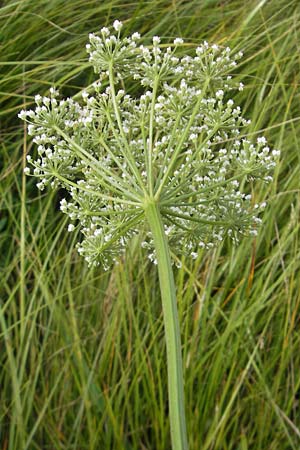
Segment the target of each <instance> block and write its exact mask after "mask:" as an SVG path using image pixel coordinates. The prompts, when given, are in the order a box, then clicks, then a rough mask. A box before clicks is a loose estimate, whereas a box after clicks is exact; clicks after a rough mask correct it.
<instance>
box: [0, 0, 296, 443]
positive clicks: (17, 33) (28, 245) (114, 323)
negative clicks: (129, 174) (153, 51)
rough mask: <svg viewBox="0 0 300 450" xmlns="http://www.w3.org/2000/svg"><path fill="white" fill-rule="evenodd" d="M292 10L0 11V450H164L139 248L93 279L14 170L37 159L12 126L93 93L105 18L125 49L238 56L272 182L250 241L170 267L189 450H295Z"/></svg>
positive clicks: (7, 5) (151, 284) (153, 337)
mask: <svg viewBox="0 0 300 450" xmlns="http://www.w3.org/2000/svg"><path fill="white" fill-rule="evenodd" d="M297 3H298V2H296V1H292V2H285V1H283V0H275V1H274V2H261V1H260V2H255V4H253V5H251V6H249V4H247V3H244V2H240V1H232V2H223V3H221V2H217V1H213V0H210V1H206V2H199V1H189V2H184V1H176V2H175V1H174V2H167V1H157V2H155V7H154V6H153V5H154V4H153V3H152V2H122V3H121V2H119V1H115V2H113V1H111V2H106V1H103V2H98V1H89V2H83V1H82V0H77V1H74V2H62V1H59V0H54V1H52V2H48V1H47V2H46V1H44V0H42V1H37V0H33V1H30V2H29V1H25V0H22V1H16V2H11V1H4V3H2V7H1V10H0V20H1V24H0V25H1V45H2V52H1V59H2V78H1V88H0V90H1V112H0V114H1V166H2V172H1V184H0V189H1V196H0V197H1V221H0V233H1V235H0V236H1V239H0V243H1V261H0V267H1V279H2V283H1V287H0V292H1V294H0V296H1V309H0V328H1V332H0V333H1V335H0V336H1V347H2V352H1V356H0V359H1V373H0V383H1V386H2V390H1V406H0V417H1V419H0V420H1V434H0V442H1V446H2V447H3V448H7V449H9V450H17V449H28V450H31V449H32V450H34V449H41V448H43V449H44V448H45V449H47V448H49V449H51V450H52V449H66V450H69V449H72V448H73V449H83V450H84V449H88V450H90V449H95V450H97V449H98V448H104V449H116V450H119V449H120V450H121V449H126V450H140V449H149V450H152V449H154V448H155V449H157V450H168V449H169V448H170V442H169V430H168V425H167V411H165V410H164V405H166V366H165V356H164V355H165V348H164V339H163V324H162V313H161V306H160V302H159V300H158V299H159V293H158V287H157V278H156V275H155V271H153V269H152V266H151V264H149V263H146V262H143V263H141V261H145V258H144V256H145V255H144V250H143V249H141V248H140V242H139V241H138V240H136V241H134V242H133V244H132V247H131V248H130V249H129V251H128V253H127V254H126V256H125V257H124V258H123V259H122V260H121V262H120V264H119V265H118V266H115V267H114V269H113V270H112V271H111V272H110V273H105V274H103V273H101V270H99V269H97V270H96V269H95V270H94V271H92V272H90V271H88V270H87V267H86V265H85V263H84V262H83V261H82V260H81V259H80V258H79V257H78V255H77V252H76V250H75V243H76V240H77V236H76V232H75V234H74V235H70V234H67V233H66V228H67V224H66V220H65V218H64V217H61V216H60V214H59V211H58V210H59V202H60V200H61V193H60V192H59V191H58V193H56V194H51V195H47V196H44V194H38V192H37V190H36V187H35V185H34V184H33V183H31V180H30V179H29V180H28V179H26V180H25V176H24V175H23V170H22V169H23V167H24V166H25V155H26V153H27V152H29V151H31V149H30V147H28V144H27V141H26V140H23V131H24V130H23V128H22V126H21V125H20V123H19V121H18V120H17V118H16V116H17V113H18V111H19V110H20V109H22V108H23V109H28V108H30V107H31V105H32V104H33V95H34V94H35V93H37V92H41V91H43V90H45V91H46V90H47V89H48V88H49V87H50V86H51V85H53V84H54V85H56V86H58V87H59V88H60V90H61V91H62V92H63V95H64V96H68V95H73V93H75V92H77V91H78V90H79V89H81V88H82V86H86V85H87V84H89V83H91V82H92V81H93V76H94V75H93V73H92V71H91V70H90V69H89V67H88V66H86V68H83V64H85V60H86V57H85V51H84V50H82V49H84V45H85V43H86V35H87V34H88V33H89V32H91V31H95V32H96V31H97V30H98V29H99V28H100V27H101V26H105V25H107V24H108V23H111V21H112V19H114V18H115V17H118V18H120V20H123V21H124V23H125V28H126V31H128V33H129V32H134V31H136V30H142V31H143V33H144V34H146V36H149V37H150V36H153V35H155V34H158V35H161V36H162V37H163V38H165V40H166V42H167V41H168V40H169V41H171V40H172V39H173V38H174V37H176V36H178V35H181V36H182V37H183V38H185V41H186V42H187V43H186V44H185V45H192V46H194V45H195V46H197V45H199V43H200V42H201V41H202V40H203V39H207V40H208V41H209V42H217V43H218V44H222V45H229V46H230V47H232V48H233V49H235V50H237V51H238V50H243V51H244V54H245V57H244V58H243V61H242V62H241V65H240V67H239V69H238V72H239V76H238V77H239V81H241V82H243V83H244V85H245V86H246V89H245V90H244V91H243V92H240V93H239V94H238V99H237V102H238V103H239V104H241V106H242V108H243V110H244V114H245V116H246V117H247V118H250V119H251V120H252V125H250V130H249V138H251V139H252V140H255V139H256V137H257V136H259V135H260V134H261V133H263V134H264V135H266V137H267V138H268V141H269V142H270V144H271V146H272V147H275V148H280V149H281V151H282V156H281V164H280V167H279V168H278V170H277V172H276V175H275V184H274V185H272V186H271V185H270V188H269V192H268V193H267V194H266V193H263V192H260V191H259V190H257V189H256V190H253V192H252V196H253V199H254V201H255V202H256V201H263V200H264V196H265V195H268V196H269V197H270V198H271V203H270V205H269V206H268V207H267V208H266V210H265V212H264V214H263V217H262V219H263V225H262V228H261V231H260V233H259V235H258V237H257V238H254V240H249V239H246V240H245V241H243V242H242V244H241V245H240V246H239V247H238V248H233V247H232V246H231V244H230V243H229V242H228V243H227V242H225V244H224V245H223V246H222V247H220V248H219V249H217V250H212V251H211V253H209V254H207V253H206V251H205V253H203V254H201V253H200V254H199V256H198V258H197V259H196V260H195V261H193V262H191V261H190V260H189V259H186V258H185V257H183V258H181V259H180V260H178V261H177V263H178V266H181V268H180V269H178V271H177V273H176V285H177V295H178V305H179V310H180V321H181V330H182V338H183V339H182V340H183V351H184V358H183V359H184V370H185V379H186V384H185V392H186V398H187V401H186V404H187V414H188V417H187V419H188V420H187V426H188V432H189V440H190V442H191V450H198V449H199V448H201V449H207V450H208V449H209V450H212V449H216V450H219V449H220V450H223V449H224V450H229V449H230V450H237V449H238V450H246V449H253V450H265V449H267V448H268V449H269V448H270V449H272V450H290V449H295V450H296V449H298V448H299V443H300V438H299V436H300V431H299V428H300V423H299V399H298V398H299V385H300V375H299V370H298V367H299V364H300V361H299V352H298V348H299V340H300V337H299V332H298V331H297V327H298V324H299V301H300V298H299V292H300V285H299V279H300V277H299V265H300V262H299V261H300V260H299V242H298V240H299V220H298V217H299V206H300V205H299V164H300V158H299V135H300V129H299V128H300V125H299V117H298V116H299V112H298V111H299V108H298V105H299V91H298V86H299V73H300V71H299V60H298V54H297V39H298V37H299V13H300V11H299V7H298V4H297ZM149 42H150V40H149ZM66 55H67V58H66ZM43 87H44V89H43ZM174 258H176V257H175V256H174Z"/></svg>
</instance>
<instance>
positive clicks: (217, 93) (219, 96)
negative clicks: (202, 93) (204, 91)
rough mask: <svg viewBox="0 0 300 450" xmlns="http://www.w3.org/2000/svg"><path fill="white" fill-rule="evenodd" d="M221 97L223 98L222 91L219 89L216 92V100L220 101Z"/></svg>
mask: <svg viewBox="0 0 300 450" xmlns="http://www.w3.org/2000/svg"><path fill="white" fill-rule="evenodd" d="M223 96H224V91H223V90H222V89H219V90H218V91H217V92H216V97H217V99H220V100H221V99H222V98H223Z"/></svg>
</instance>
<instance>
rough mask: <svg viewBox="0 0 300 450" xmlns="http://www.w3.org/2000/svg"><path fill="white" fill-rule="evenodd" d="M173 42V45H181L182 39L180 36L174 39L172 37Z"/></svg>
mask: <svg viewBox="0 0 300 450" xmlns="http://www.w3.org/2000/svg"><path fill="white" fill-rule="evenodd" d="M174 44H175V45H181V44H183V39H182V38H176V39H174Z"/></svg>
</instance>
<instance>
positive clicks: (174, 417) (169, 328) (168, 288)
mask: <svg viewBox="0 0 300 450" xmlns="http://www.w3.org/2000/svg"><path fill="white" fill-rule="evenodd" d="M145 214H146V217H147V220H148V223H149V226H150V229H151V232H152V236H153V241H154V247H155V253H156V258H157V265H158V274H159V284H160V292H161V300H162V307H163V317H164V328H165V338H166V347H167V366H168V394H169V416H170V425H171V441H172V450H188V443H187V431H186V421H185V411H184V389H183V372H182V356H181V339H180V329H179V320H178V311H177V303H176V289H175V282H174V275H173V270H172V266H171V259H170V251H169V245H168V240H167V236H166V234H165V231H164V227H163V222H162V217H161V214H160V211H159V206H158V204H157V203H155V202H154V201H149V202H148V203H147V205H146V207H145Z"/></svg>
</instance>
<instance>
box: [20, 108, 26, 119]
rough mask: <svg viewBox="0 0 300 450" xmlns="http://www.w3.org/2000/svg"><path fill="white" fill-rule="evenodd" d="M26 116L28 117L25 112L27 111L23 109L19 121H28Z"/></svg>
mask: <svg viewBox="0 0 300 450" xmlns="http://www.w3.org/2000/svg"><path fill="white" fill-rule="evenodd" d="M26 116H27V112H26V111H25V109H22V110H21V111H20V112H19V114H18V117H19V119H21V120H25V119H26Z"/></svg>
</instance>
